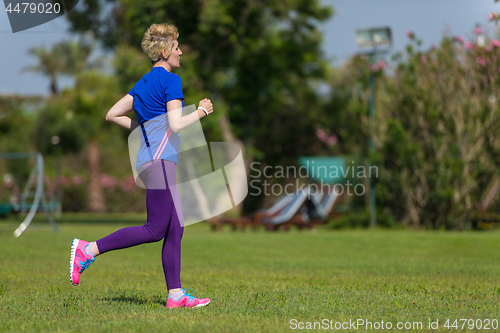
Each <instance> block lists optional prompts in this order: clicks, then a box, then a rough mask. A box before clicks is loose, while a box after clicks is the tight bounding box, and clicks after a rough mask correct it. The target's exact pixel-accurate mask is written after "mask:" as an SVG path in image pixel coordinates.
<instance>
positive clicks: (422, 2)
mask: <svg viewBox="0 0 500 333" xmlns="http://www.w3.org/2000/svg"><path fill="white" fill-rule="evenodd" d="M321 2H322V3H323V4H324V5H332V6H333V9H334V12H335V15H334V16H333V17H332V18H331V19H330V20H329V21H328V22H326V23H324V24H322V25H321V26H320V29H321V31H322V32H323V39H324V44H323V50H324V53H325V55H326V57H327V58H328V59H329V60H330V61H331V62H332V64H334V65H339V64H341V63H342V62H343V61H345V60H346V59H348V57H349V56H350V55H352V54H353V53H356V52H357V51H360V48H359V47H358V46H357V44H356V42H355V39H354V30H355V29H362V28H371V27H378V26H389V27H391V29H392V34H393V46H392V51H394V52H397V51H403V50H404V47H405V45H406V43H407V41H408V39H407V37H406V36H405V32H406V31H408V30H411V31H413V32H414V33H415V34H416V35H417V37H418V38H420V39H422V41H423V45H422V47H423V48H424V49H425V48H428V47H430V46H431V45H432V44H438V43H439V41H440V40H441V38H442V36H443V34H444V33H445V31H447V32H448V33H449V34H451V35H460V36H463V37H465V38H466V39H467V38H474V36H473V34H472V29H473V28H474V27H475V25H476V24H480V25H481V27H482V28H483V30H485V31H486V33H489V34H490V35H493V34H494V33H495V31H496V29H497V28H496V27H495V24H494V23H489V22H488V15H489V14H490V13H491V12H492V11H498V12H500V3H499V4H495V3H493V0H321ZM80 5H81V3H80V4H78V6H80ZM3 8H4V7H3V6H2V4H0V9H2V10H0V45H1V49H0V94H2V93H3V94H5V93H17V94H23V95H28V94H40V95H48V94H49V80H48V78H46V77H44V76H43V75H41V74H34V73H21V69H22V68H24V67H26V66H33V65H35V64H36V59H35V57H33V56H31V55H29V54H28V50H29V49H30V48H31V47H35V46H36V47H38V46H46V47H51V46H52V45H53V44H55V43H58V42H60V41H62V40H65V39H71V38H74V37H72V36H71V35H70V34H69V33H68V32H67V30H68V23H67V21H66V19H65V18H64V16H62V17H59V18H57V19H55V20H52V21H50V22H47V23H45V24H43V25H41V26H38V27H35V28H31V29H29V30H25V31H22V32H18V33H15V34H14V33H12V30H11V27H10V24H9V21H8V17H7V13H6V11H4V10H3ZM498 29H500V25H499V27H498ZM71 84H72V80H71V79H70V78H64V77H62V78H61V79H60V80H59V86H60V87H62V86H68V85H71Z"/></svg>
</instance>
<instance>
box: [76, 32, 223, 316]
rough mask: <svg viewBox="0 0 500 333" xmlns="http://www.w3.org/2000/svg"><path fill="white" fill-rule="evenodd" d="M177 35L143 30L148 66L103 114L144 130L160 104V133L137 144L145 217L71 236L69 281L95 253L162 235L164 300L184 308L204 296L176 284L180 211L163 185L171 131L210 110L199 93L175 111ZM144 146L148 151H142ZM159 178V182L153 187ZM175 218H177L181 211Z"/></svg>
mask: <svg viewBox="0 0 500 333" xmlns="http://www.w3.org/2000/svg"><path fill="white" fill-rule="evenodd" d="M178 37H179V33H178V31H177V28H176V27H175V26H173V25H169V24H153V25H152V26H151V27H150V28H149V29H148V30H147V31H146V33H145V34H144V38H143V40H142V43H141V46H142V49H143V50H144V52H145V53H146V55H147V56H148V58H149V60H150V61H151V64H152V65H153V68H152V69H151V71H150V72H149V73H147V74H146V75H144V76H143V77H142V79H141V80H140V81H139V82H137V83H136V84H135V86H134V88H133V89H132V90H131V91H130V92H129V93H128V94H127V95H125V97H123V98H122V99H121V100H119V101H118V102H117V103H116V104H115V105H114V106H113V107H112V108H111V109H110V110H109V112H108V114H107V115H106V120H107V121H110V122H112V123H114V124H117V125H118V126H121V127H123V128H126V129H128V130H134V129H135V128H136V127H138V126H141V127H142V133H144V134H145V133H146V131H145V129H144V124H145V122H147V121H148V120H151V119H153V118H155V117H156V119H158V117H161V115H162V114H163V115H164V114H165V106H166V111H167V112H168V121H166V123H168V125H166V126H165V127H164V129H163V131H162V133H158V131H155V132H154V133H153V134H150V135H149V137H145V140H144V141H145V142H146V145H147V147H144V144H143V143H141V148H140V150H139V153H138V157H139V155H141V149H142V150H143V151H142V156H152V158H151V159H150V161H147V163H144V164H143V165H142V166H141V167H140V169H139V170H138V173H139V177H140V178H141V180H142V181H143V183H144V184H145V185H146V188H147V194H146V206H147V222H146V224H144V225H143V226H136V227H128V228H123V229H120V230H118V231H116V232H114V233H112V234H110V235H108V236H106V237H104V238H101V239H99V240H97V241H95V242H92V243H89V242H87V241H84V240H80V239H78V238H75V239H74V240H73V243H72V245H71V260H70V271H69V274H70V279H71V282H72V283H73V285H75V286H76V285H78V283H79V282H80V275H81V274H82V272H83V271H84V270H85V269H86V268H87V267H88V266H89V265H90V264H91V263H93V262H94V260H95V257H96V256H98V255H99V254H103V253H106V252H109V251H112V250H118V249H124V248H128V247H131V246H135V245H139V244H144V243H150V242H157V241H160V240H162V239H163V250H162V263H163V270H164V273H165V280H166V282H167V288H168V298H167V304H166V305H167V307H169V308H177V307H186V308H190V307H199V306H205V305H207V304H208V303H210V300H209V299H208V298H204V299H198V298H195V297H193V296H191V294H189V293H186V291H185V290H184V289H183V288H181V282H180V269H181V239H182V234H183V231H184V227H183V224H182V223H180V221H179V215H181V214H182V212H181V211H179V212H177V211H176V209H175V206H176V205H174V200H175V199H174V198H173V196H175V195H176V193H174V192H176V190H175V191H171V190H170V189H171V188H172V187H170V189H169V185H171V184H172V182H175V167H176V162H177V155H178V152H179V145H180V138H179V134H178V133H177V132H178V131H179V130H182V129H183V128H185V127H187V126H189V125H191V124H193V123H194V122H196V121H199V119H200V118H203V117H206V116H208V114H209V113H212V112H213V106H212V102H211V101H210V100H209V99H207V98H205V99H204V100H202V101H200V103H199V107H198V109H197V110H196V111H194V112H192V113H191V114H189V115H187V116H182V112H180V110H181V109H182V107H183V106H184V96H183V94H182V85H181V78H180V77H179V76H178V75H176V74H173V73H172V72H171V71H172V70H173V69H175V68H179V66H180V56H181V55H182V51H181V50H180V48H179V43H178V41H177V38H178ZM132 110H135V112H136V115H137V120H138V121H137V122H136V121H134V120H132V119H130V118H129V117H127V116H126V114H127V113H129V112H131V111H132ZM144 149H147V150H148V152H149V153H150V154H149V155H148V154H144ZM151 152H152V153H151ZM169 176H170V177H169ZM172 177H173V178H172ZM169 181H170V183H169ZM160 182H162V183H163V186H158V183H160ZM171 192H172V193H171ZM177 207H178V206H177ZM178 213H179V214H178ZM180 219H181V220H182V216H181V217H180Z"/></svg>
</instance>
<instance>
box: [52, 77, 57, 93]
mask: <svg viewBox="0 0 500 333" xmlns="http://www.w3.org/2000/svg"><path fill="white" fill-rule="evenodd" d="M50 94H51V96H52V97H54V96H55V95H57V81H56V78H55V77H52V78H51V79H50Z"/></svg>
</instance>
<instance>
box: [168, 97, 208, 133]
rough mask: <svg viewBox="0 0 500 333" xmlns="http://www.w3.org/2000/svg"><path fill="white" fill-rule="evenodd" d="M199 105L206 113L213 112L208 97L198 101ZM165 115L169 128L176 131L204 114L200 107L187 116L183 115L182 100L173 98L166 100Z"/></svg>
mask: <svg viewBox="0 0 500 333" xmlns="http://www.w3.org/2000/svg"><path fill="white" fill-rule="evenodd" d="M200 107H203V108H205V109H206V110H207V112H208V113H212V112H214V108H213V105H212V102H211V101H210V100H209V99H208V98H205V99H204V100H202V101H200ZM167 116H168V123H169V125H170V128H171V129H172V131H174V132H176V133H177V132H179V131H180V130H181V129H183V128H186V127H188V126H189V125H191V124H193V123H194V122H196V121H197V120H199V119H201V118H203V117H205V116H206V114H205V111H203V110H202V109H197V110H196V111H194V112H191V113H190V114H188V115H187V116H184V117H183V116H182V101H181V100H180V99H174V100H172V101H169V102H167Z"/></svg>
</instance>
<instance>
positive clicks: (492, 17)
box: [488, 13, 495, 21]
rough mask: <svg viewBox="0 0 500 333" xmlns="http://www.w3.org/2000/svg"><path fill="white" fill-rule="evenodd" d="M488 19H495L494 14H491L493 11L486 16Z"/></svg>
mask: <svg viewBox="0 0 500 333" xmlns="http://www.w3.org/2000/svg"><path fill="white" fill-rule="evenodd" d="M488 19H489V20H490V21H493V20H494V19H495V15H493V13H491V14H490V16H488Z"/></svg>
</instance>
